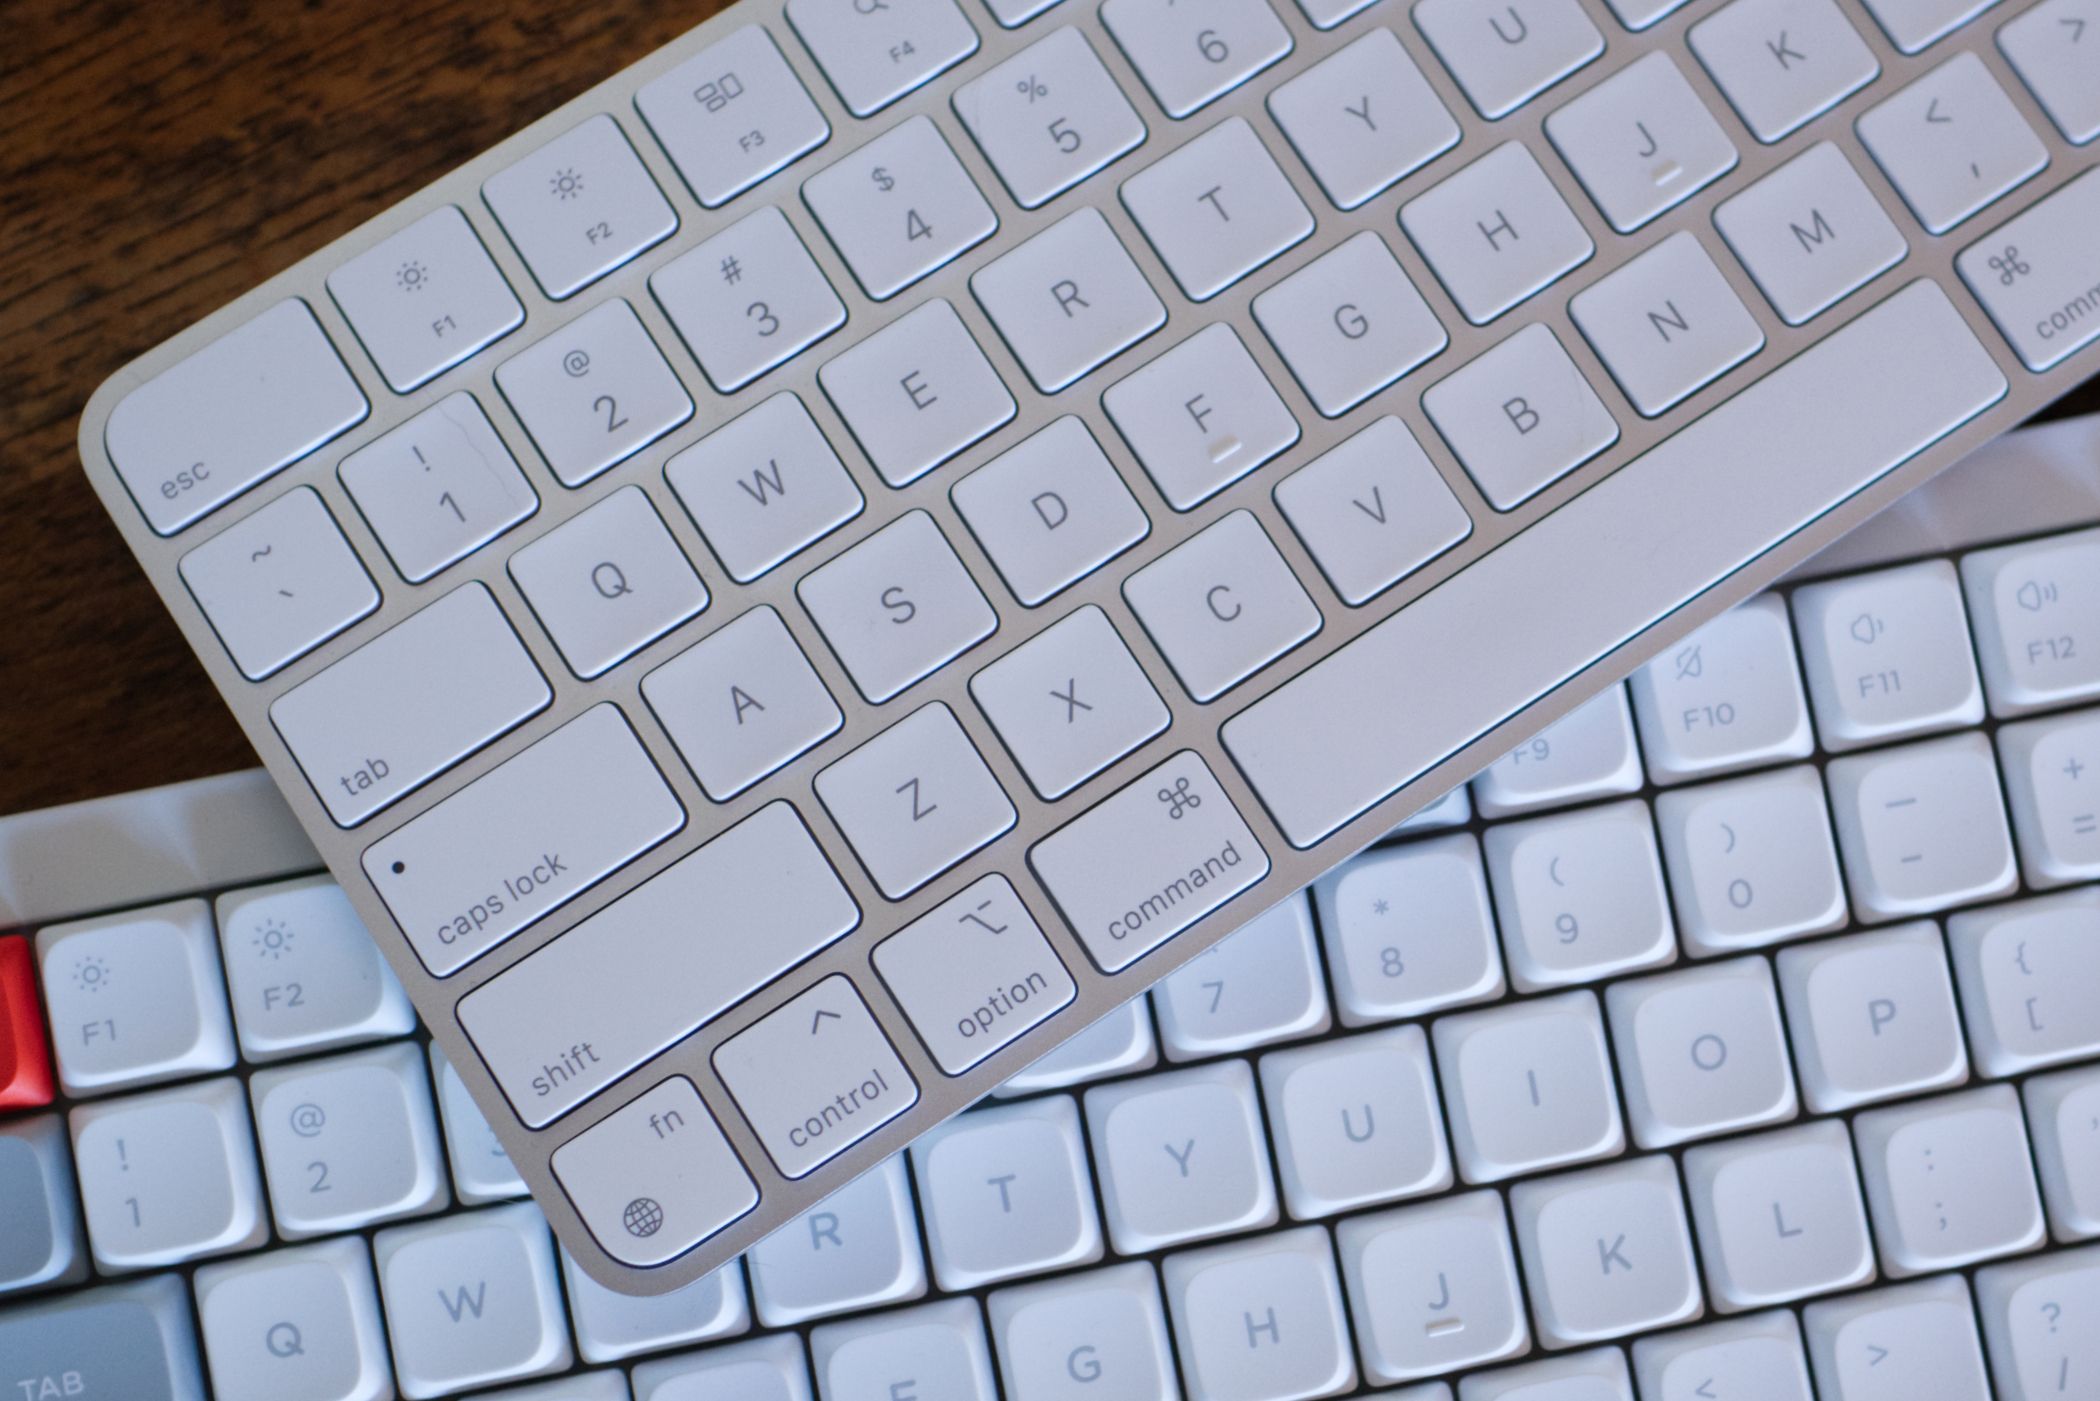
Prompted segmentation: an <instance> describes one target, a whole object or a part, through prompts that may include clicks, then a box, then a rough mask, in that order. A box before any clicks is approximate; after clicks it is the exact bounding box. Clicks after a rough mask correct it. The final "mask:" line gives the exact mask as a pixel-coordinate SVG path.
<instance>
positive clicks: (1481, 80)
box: [1414, 0, 1604, 121]
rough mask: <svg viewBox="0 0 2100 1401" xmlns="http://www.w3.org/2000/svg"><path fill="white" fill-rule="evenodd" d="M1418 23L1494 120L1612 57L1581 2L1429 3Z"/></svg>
mask: <svg viewBox="0 0 2100 1401" xmlns="http://www.w3.org/2000/svg"><path fill="white" fill-rule="evenodd" d="M1414 21H1415V24H1416V26H1417V27H1418V28H1420V29H1421V31H1422V33H1423V34H1424V35H1425V36H1427V38H1428V39H1429V43H1430V46H1431V47H1432V48H1434V49H1435V50H1436V55H1437V57H1438V58H1440V59H1442V60H1443V61H1444V66H1445V67H1446V68H1449V69H1450V70H1451V74H1452V76H1453V77H1455V78H1457V79H1458V85H1459V86H1460V87H1462V88H1464V89H1465V90H1466V96H1467V97H1469V98H1471V99H1472V100H1473V105H1474V106H1475V107H1477V108H1479V109H1480V115H1481V116H1483V117H1486V118H1487V119H1488V120H1490V121H1493V120H1494V119H1495V118H1497V117H1502V116H1507V115H1508V114H1509V113H1511V112H1513V111H1515V110H1516V109H1517V108H1518V107H1520V106H1522V105H1523V104H1524V103H1525V102H1528V101H1529V100H1531V99H1532V98H1533V97H1536V96H1537V95H1538V94H1539V93H1541V92H1544V91H1545V90H1546V89H1547V88H1549V87H1551V86H1552V85H1553V84H1555V83H1557V82H1559V81H1560V80H1561V79H1562V78H1565V77H1567V76H1568V75H1569V74H1570V73H1573V72H1574V71H1575V70H1576V69H1578V68H1581V67H1582V66H1583V65H1585V64H1587V63H1589V62H1590V61H1591V60H1593V59H1595V58H1596V57H1597V56H1598V55H1599V54H1601V53H1603V52H1604V36H1603V35H1602V34H1599V33H1598V32H1597V26H1596V25H1594V24H1591V23H1590V21H1589V16H1587V15H1585V14H1584V13H1583V12H1582V6H1581V5H1579V4H1578V3H1576V0H1518V3H1515V4H1511V5H1508V6H1506V7H1498V8H1494V9H1490V8H1489V7H1488V6H1485V5H1477V4H1469V3H1467V0H1423V3H1420V4H1417V5H1416V6H1415V10H1414Z"/></svg>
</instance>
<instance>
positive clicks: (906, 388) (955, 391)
mask: <svg viewBox="0 0 2100 1401" xmlns="http://www.w3.org/2000/svg"><path fill="white" fill-rule="evenodd" d="M817 379H818V382H819V383H821V384H822V385H823V386H824V393H825V394H826V395H827V396H829V398H830V399H831V402H832V404H833V406H834V407H836V408H837V409H838V411H839V416H840V417H841V418H843V419H845V420H846V426H847V427H848V428H849V429H851V430H852V431H853V437H854V440H855V441H856V442H858V443H859V444H860V447H861V451H862V452H865V453H866V454H867V455H868V460H869V461H870V462H872V463H874V465H875V470H876V471H877V472H879V473H880V474H881V475H882V479H883V480H884V481H886V482H888V483H889V484H890V485H891V486H905V485H907V484H909V483H911V482H914V481H917V480H918V479H919V478H920V477H922V476H924V475H926V473H928V472H931V471H932V470H933V469H934V468H936V467H938V466H940V465H941V464H942V463H943V462H946V461H947V460H948V459H949V458H951V457H953V456H955V455H956V454H957V453H959V452H961V451H962V450H963V449H964V448H967V447H969V446H970V445H971V444H972V443H974V442H976V441H978V440H979V439H980V438H983V437H985V436H986V435H987V434H989V433H990V432H991V431H992V430H993V429H995V428H998V427H999V426H1000V425H1002V424H1004V423H1006V422H1007V421H1008V420H1010V419H1011V418H1012V417H1013V416H1014V397H1013V395H1012V394H1010V393H1009V392H1007V388H1006V385H1005V384H1004V383H1003V382H1001V380H1000V378H999V375H998V372H997V371H996V370H994V369H993V368H992V365H991V362H990V361H989V360H986V359H985V358H984V352H983V351H982V350H980V349H978V348H977V342H976V341H975V340H973V339H971V337H970V332H969V330H968V329H967V328H966V327H965V326H964V325H963V323H962V318H961V317H959V316H957V315H956V314H955V308H954V307H952V306H950V305H949V304H948V303H947V302H945V301H940V300H935V301H931V302H927V303H925V304H924V305H922V306H920V307H918V308H917V309H915V310H913V311H910V312H907V313H906V314H905V315H903V316H901V317H899V318H898V319H897V320H895V321H892V322H891V323H890V324H889V325H887V326H885V327H883V328H882V329H881V330H880V331H877V332H876V333H875V334H874V335H872V336H869V337H868V338H867V339H866V340H864V341H862V342H861V343H860V344H859V345H856V346H854V347H853V348H852V349H851V350H848V351H845V352H844V353H843V354H841V355H839V356H838V357H837V358H835V359H833V360H832V361H831V362H830V363H828V364H827V365H825V366H824V368H823V369H821V370H819V371H818V372H817Z"/></svg>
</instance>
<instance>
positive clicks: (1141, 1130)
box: [1086, 1060, 1278, 1254]
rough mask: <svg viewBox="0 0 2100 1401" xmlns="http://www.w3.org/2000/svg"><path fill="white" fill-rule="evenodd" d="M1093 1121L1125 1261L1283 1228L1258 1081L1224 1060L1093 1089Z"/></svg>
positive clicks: (1114, 1231) (1112, 1223) (1112, 1234)
mask: <svg viewBox="0 0 2100 1401" xmlns="http://www.w3.org/2000/svg"><path fill="white" fill-rule="evenodd" d="M1086 1117H1087V1128H1088V1130H1089V1138H1090V1139H1091V1141H1092V1143H1093V1147H1094V1165H1095V1169H1096V1170H1097V1171H1098V1172H1099V1174H1100V1177H1101V1201H1102V1205H1103V1206H1104V1207H1105V1208H1106V1210H1107V1212H1108V1232H1109V1238H1110V1239H1111V1240H1112V1241H1114V1243H1115V1246H1116V1249H1117V1250H1119V1251H1121V1252H1122V1253H1124V1254H1137V1253H1140V1252H1143V1251H1148V1250H1156V1249H1159V1248H1160V1247H1162V1246H1169V1245H1179V1244H1182V1243H1184V1242H1186V1241H1192V1240H1202V1239H1204V1238H1205V1237H1208V1236H1217V1235H1225V1234H1228V1233H1230V1232H1235V1231H1244V1230H1250V1229H1256V1228H1259V1227H1263V1226H1270V1225H1274V1224H1275V1223H1276V1220H1277V1218H1278V1211H1277V1205H1276V1187H1275V1184H1274V1183H1273V1182H1272V1181H1271V1180H1270V1177H1269V1155H1268V1151H1267V1149H1266V1148H1265V1147H1264V1136H1263V1131H1262V1118H1261V1109H1260V1107H1259V1105H1258V1104H1257V1102H1256V1096H1255V1090H1254V1074H1253V1072H1252V1071H1251V1070H1249V1069H1248V1067H1247V1064H1246V1062H1244V1061H1238V1060H1224V1061H1217V1062H1215V1063H1213V1064H1210V1065H1201V1066H1193V1067H1190V1068H1188V1069H1185V1070H1177V1071H1173V1072H1170V1073H1167V1074H1162V1075H1153V1076H1148V1077H1145V1078H1143V1079H1138V1080H1125V1081H1121V1082H1118V1083H1116V1084H1113V1085H1103V1086H1097V1087H1096V1088H1094V1089H1091V1090H1089V1091H1087V1094H1086Z"/></svg>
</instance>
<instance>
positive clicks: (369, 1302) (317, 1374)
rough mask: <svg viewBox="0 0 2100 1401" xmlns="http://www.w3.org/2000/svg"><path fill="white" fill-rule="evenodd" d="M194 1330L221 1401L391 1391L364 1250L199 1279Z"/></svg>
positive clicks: (365, 1396)
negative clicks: (201, 1337) (199, 1333)
mask: <svg viewBox="0 0 2100 1401" xmlns="http://www.w3.org/2000/svg"><path fill="white" fill-rule="evenodd" d="M196 1290H197V1323H198V1326H199V1328H200V1329H201V1330H202V1331H203V1334H204V1351H205V1356H206V1357H207V1358H209V1359H210V1362H211V1383H212V1391H213V1393H214V1394H215V1395H217V1396H218V1397H220V1398H221V1401H281V1399H282V1398H284V1397H287V1396H300V1397H314V1398H318V1401H378V1398H380V1397H384V1396H387V1395H389V1394H391V1393H392V1391H393V1371H392V1369H391V1368H390V1367H389V1366H388V1364H387V1355H386V1338H385V1335H384V1333H383V1332H382V1331H381V1329H380V1324H379V1292H378V1289H377V1287H376V1286H375V1285H374V1283H373V1280H372V1261H371V1257H370V1256H369V1255H368V1254H367V1253H366V1250H365V1243H364V1242H363V1241H361V1240H356V1239H342V1240H329V1241H320V1242H317V1243H315V1244H313V1245H308V1246H302V1247H300V1248H299V1249H297V1250H272V1251H269V1252H267V1253H266V1254H262V1255H251V1256H249V1257H247V1258H246V1259H243V1260H235V1261H229V1262H228V1263H226V1264H222V1265H206V1266H205V1267H204V1268H203V1269H200V1270H198V1271H197V1275H196Z"/></svg>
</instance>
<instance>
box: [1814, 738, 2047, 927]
mask: <svg viewBox="0 0 2100 1401" xmlns="http://www.w3.org/2000/svg"><path fill="white" fill-rule="evenodd" d="M1824 778H1825V780H1826V781H1827V782H1828V783H1829V785H1830V810H1831V814H1832V817H1833V818H1834V819H1835V821H1836V825H1837V834H1838V849H1839V850H1840V851H1842V852H1843V853H1844V857H1845V861H1844V865H1845V878H1846V883H1847V884H1848V885H1849V886H1850V887H1851V891H1852V908H1853V911H1854V913H1855V914H1857V915H1858V916H1859V918H1861V919H1864V920H1885V919H1900V918H1903V917H1904V916H1907V915H1918V914H1927V913H1930V912H1932V911H1934V910H1940V909H1944V908H1946V907H1947V906H1949V905H1959V904H1967V903H1970V902H1972V901H1976V900H1988V899H1991V898H1993V897H1995V896H1999V895H2006V894H2010V893H2011V891H2012V889H2013V887H2014V885H2015V884H2016V883H2017V882H2018V880H2019V867H2018V865H2017V863H2016V862H2015V861H2014V859H2013V849H2012V834H2011V833H2010V832H2009V831H2008V830H2007V828H2006V822H2005V804H2004V800H2003V799H2002V798H2001V797H2000V796H1999V792H1998V766H1997V764H1996V763H1995V762H1994V761H1993V759H1992V757H1991V744H1990V741H1989V740H1988V739H1986V738H1985V737H1984V736H1983V734H1982V732H1980V731H1973V730H1972V731H1970V732H1968V733H1966V734H1959V735H1954V736H1951V737H1949V738H1947V739H1942V740H1932V741H1929V742H1927V743H1924V744H1913V745H1909V746H1907V747H1905V748H1901V749H1888V750H1882V751H1880V752H1878V753H1875V754H1861V755H1856V756H1853V757H1850V758H1845V759H1839V760H1837V761H1835V762H1833V763H1832V764H1831V765H1830V766H1829V768H1827V769H1826V770H1824Z"/></svg>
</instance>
